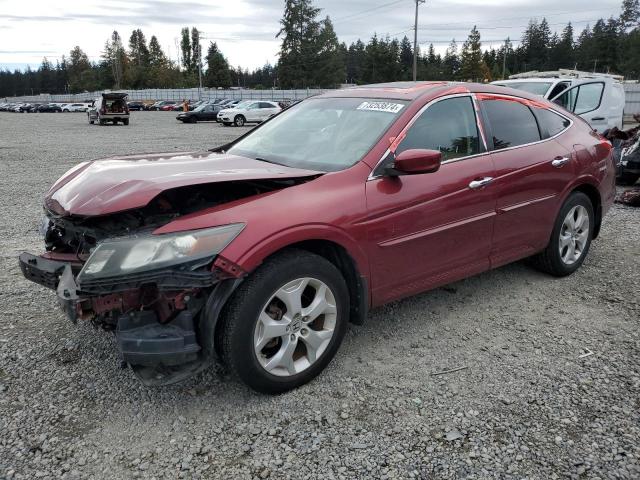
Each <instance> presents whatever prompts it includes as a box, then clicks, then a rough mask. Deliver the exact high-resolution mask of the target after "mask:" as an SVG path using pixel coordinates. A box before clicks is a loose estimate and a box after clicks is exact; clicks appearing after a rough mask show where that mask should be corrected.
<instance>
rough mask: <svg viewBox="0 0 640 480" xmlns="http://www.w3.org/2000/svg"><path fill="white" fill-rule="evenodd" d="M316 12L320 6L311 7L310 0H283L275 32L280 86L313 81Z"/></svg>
mask: <svg viewBox="0 0 640 480" xmlns="http://www.w3.org/2000/svg"><path fill="white" fill-rule="evenodd" d="M319 13H320V9H319V8H316V7H314V6H313V4H312V1H311V0H285V6H284V14H283V16H282V19H281V20H280V25H281V28H280V31H279V32H278V34H277V35H276V38H282V44H281V46H280V60H279V62H278V79H279V82H280V85H281V86H282V87H283V88H301V87H308V86H310V83H313V77H314V71H313V70H314V67H315V65H314V63H315V62H316V61H317V58H316V57H317V55H316V54H317V52H318V45H317V41H316V38H317V37H318V34H319V31H320V24H319V23H318V21H317V20H316V17H317V16H318V14H319Z"/></svg>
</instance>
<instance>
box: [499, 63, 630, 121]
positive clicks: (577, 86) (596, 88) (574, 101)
mask: <svg viewBox="0 0 640 480" xmlns="http://www.w3.org/2000/svg"><path fill="white" fill-rule="evenodd" d="M595 75H596V76H593V77H592V78H588V79H587V78H585V79H579V78H566V77H559V78H519V79H512V80H499V81H496V82H491V83H492V84H493V85H498V86H501V87H509V88H515V89H516V90H524V91H525V92H529V93H533V94H536V95H540V96H541V97H544V98H546V99H548V100H551V101H552V102H554V103H557V104H558V105H561V106H563V107H564V108H565V109H567V110H569V111H570V112H572V113H574V114H575V115H579V116H580V117H582V118H584V119H585V120H586V121H587V123H589V125H591V127H592V128H593V129H594V130H596V131H598V132H601V133H602V132H604V131H605V130H608V129H610V128H613V127H618V128H619V129H622V119H623V114H624V104H625V97H624V88H623V86H622V84H621V83H620V82H619V81H616V80H615V79H614V78H610V77H605V76H603V77H598V76H597V74H595Z"/></svg>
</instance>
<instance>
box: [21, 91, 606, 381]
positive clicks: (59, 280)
mask: <svg viewBox="0 0 640 480" xmlns="http://www.w3.org/2000/svg"><path fill="white" fill-rule="evenodd" d="M614 180H615V169H614V163H613V158H612V151H611V145H610V144H609V143H608V142H607V141H606V140H604V139H603V138H601V137H600V136H599V135H598V134H597V133H595V132H594V131H592V129H591V128H590V127H589V126H588V125H587V124H586V123H585V122H584V121H582V120H581V119H579V118H577V117H575V116H573V115H572V114H570V113H568V112H567V111H565V110H563V109H562V108H561V107H559V106H557V105H555V104H552V103H549V102H547V101H546V100H542V99H540V98H539V97H535V96H533V95H529V94H527V93H525V92H522V91H516V90H511V89H506V88H502V87H495V86H489V85H475V84H455V83H442V82H439V83H394V84H381V85H371V86H365V87H358V88H353V89H348V90H338V91H334V92H329V93H326V94H324V95H320V96H317V97H314V98H310V99H307V100H305V101H303V102H301V103H299V104H297V105H295V106H293V107H291V108H290V109H288V110H285V111H284V112H283V113H281V114H280V115H277V116H275V117H273V118H272V119H270V120H269V121H267V122H265V123H263V124H262V125H260V126H259V127H257V128H255V129H254V130H252V131H251V132H249V133H247V134H245V135H244V136H242V137H240V138H238V139H237V140H235V141H233V142H231V143H229V144H227V145H224V146H222V147H219V148H216V149H214V150H212V151H209V152H184V153H166V154H163V153H159V154H145V155H133V156H116V157H110V158H106V159H102V160H95V161H90V162H84V163H82V164H80V165H78V166H76V167H75V168H73V169H71V170H70V171H69V172H67V173H66V174H65V175H64V176H63V177H62V178H61V179H60V180H58V181H57V182H56V183H55V184H54V185H53V187H52V188H51V190H50V191H49V192H48V194H47V196H46V199H45V205H44V209H45V214H46V218H45V239H44V241H45V246H46V252H45V253H44V254H42V255H39V256H36V255H32V254H28V253H23V254H22V255H21V256H20V264H21V267H22V271H23V273H24V275H25V277H26V278H28V279H30V280H33V281H34V282H37V283H39V284H41V285H44V286H46V287H49V288H51V289H55V290H56V291H57V295H58V297H59V298H60V301H61V304H62V305H63V307H64V308H65V310H66V312H67V314H68V315H69V316H70V317H71V319H73V320H74V321H75V320H77V319H82V320H91V321H92V322H94V323H96V324H99V325H101V326H103V327H104V328H105V329H109V330H114V331H115V335H116V338H117V343H118V346H119V348H120V350H121V355H122V359H123V360H124V361H125V362H126V363H128V364H129V365H131V366H132V367H133V369H134V371H135V372H136V373H137V374H138V376H139V377H140V378H141V379H142V380H143V381H145V382H146V383H148V384H162V383H170V382H175V381H178V380H181V379H183V378H185V377H187V376H189V375H192V374H194V373H196V372H198V371H200V370H201V369H203V368H206V367H207V366H208V365H210V363H211V362H212V361H214V359H215V358H216V356H218V357H219V358H221V359H222V361H223V362H225V363H226V364H227V365H228V366H229V367H230V368H231V370H232V371H234V372H235V373H236V374H237V375H238V376H239V377H240V378H241V379H242V380H243V381H244V382H246V383H247V384H248V385H250V386H251V387H252V388H254V389H256V390H259V391H263V392H272V393H275V392H281V391H285V390H288V389H291V388H294V387H297V386H299V385H302V384H304V383H305V382H308V381H309V380H310V379H312V378H313V377H315V376H316V375H317V374H318V373H320V372H321V371H322V369H323V368H324V367H325V366H326V365H327V364H328V363H329V362H330V361H331V359H332V357H333V356H334V355H335V353H336V351H337V350H338V347H339V345H340V342H341V340H342V338H343V336H344V334H345V331H346V328H347V322H353V323H357V324H358V323H362V322H363V321H364V320H365V318H366V316H367V311H368V310H369V309H370V308H371V307H375V306H378V305H382V304H384V303H386V302H390V301H392V300H397V299H399V298H403V297H406V296H409V295H413V294H416V293H418V292H422V291H425V290H428V289H432V288H434V287H437V286H439V285H443V284H446V283H448V282H453V281H455V280H459V279H461V278H464V277H468V276H470V275H475V274H477V273H480V272H482V271H485V270H488V269H490V268H495V267H499V266H501V265H504V264H506V263H509V262H513V261H515V260H519V259H522V258H525V257H532V258H533V260H534V263H535V264H536V265H538V266H539V268H541V269H542V270H544V271H546V272H548V273H550V274H552V275H555V276H564V275H569V274H571V273H572V272H574V271H575V270H576V269H577V268H579V267H580V265H581V264H582V262H583V261H584V259H585V257H586V255H587V253H588V251H589V245H590V242H591V240H592V239H594V238H596V237H597V235H598V232H599V230H600V225H601V223H602V218H603V216H604V214H605V213H606V212H607V210H608V209H609V207H610V206H611V204H612V202H613V198H614Z"/></svg>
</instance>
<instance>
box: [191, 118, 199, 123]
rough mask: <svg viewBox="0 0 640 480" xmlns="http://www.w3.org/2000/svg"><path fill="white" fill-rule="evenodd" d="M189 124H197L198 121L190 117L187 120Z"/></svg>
mask: <svg viewBox="0 0 640 480" xmlns="http://www.w3.org/2000/svg"><path fill="white" fill-rule="evenodd" d="M189 123H198V119H197V118H196V117H191V118H190V119H189Z"/></svg>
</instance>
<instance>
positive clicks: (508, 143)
mask: <svg viewBox="0 0 640 480" xmlns="http://www.w3.org/2000/svg"><path fill="white" fill-rule="evenodd" d="M482 105H483V107H484V110H485V112H486V114H487V117H488V119H489V124H490V125H491V131H492V133H493V148H494V149H495V150H500V149H503V148H509V147H516V146H518V145H525V144H527V143H532V142H537V141H539V140H540V131H539V130H538V122H536V118H535V117H534V116H533V113H532V112H531V110H530V109H529V107H527V106H526V105H524V104H522V103H520V102H518V101H515V100H502V99H489V100H484V101H483V102H482Z"/></svg>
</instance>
